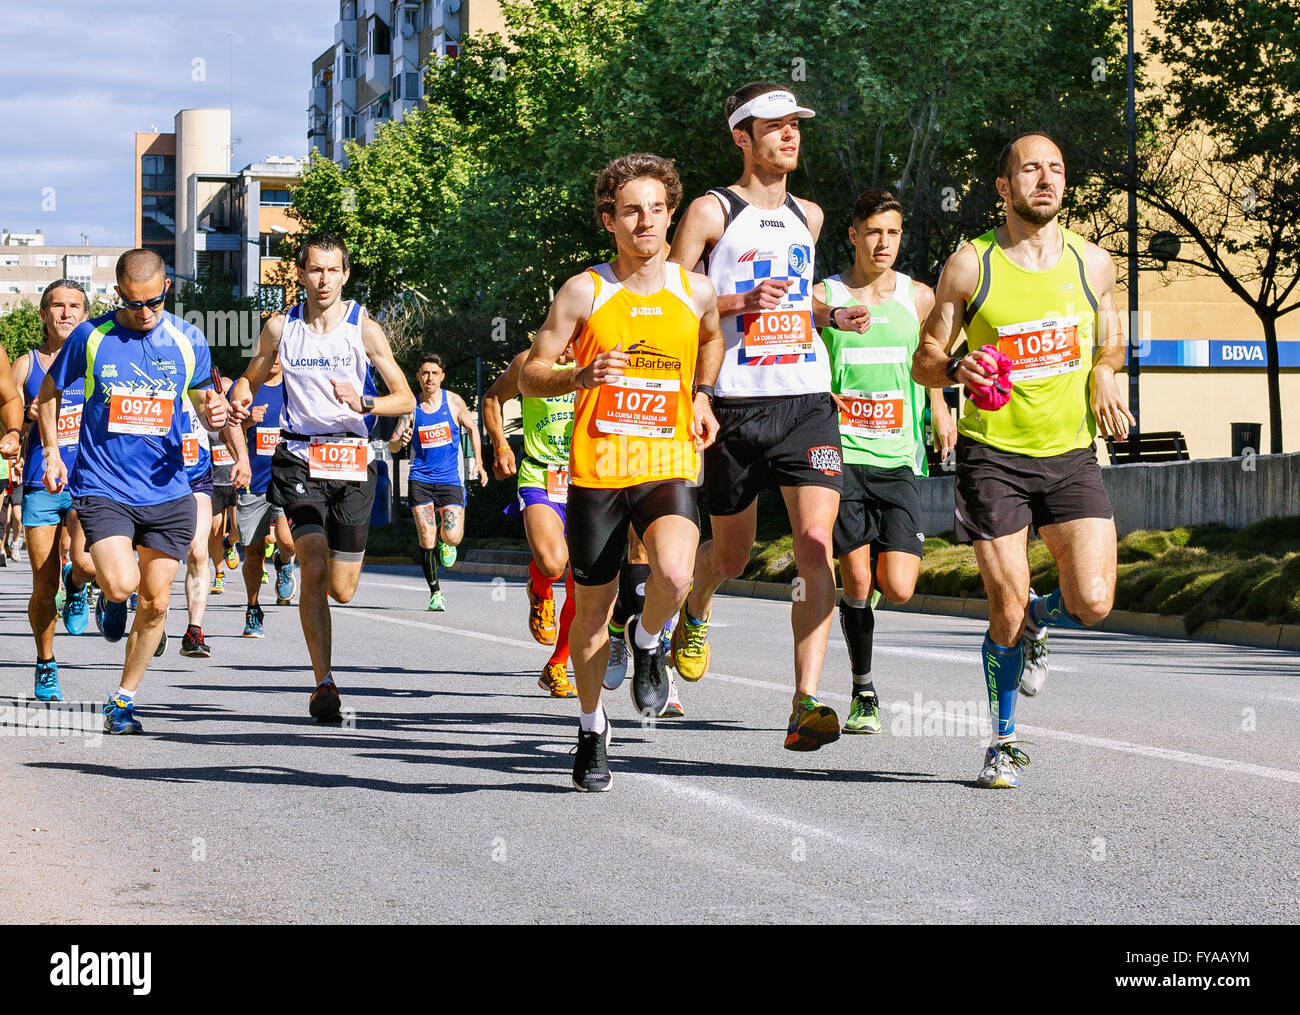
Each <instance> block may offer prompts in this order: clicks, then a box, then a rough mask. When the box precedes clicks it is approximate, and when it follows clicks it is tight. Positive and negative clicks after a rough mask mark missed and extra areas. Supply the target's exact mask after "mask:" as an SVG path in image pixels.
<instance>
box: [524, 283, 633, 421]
mask: <svg viewBox="0 0 1300 1015" xmlns="http://www.w3.org/2000/svg"><path fill="white" fill-rule="evenodd" d="M595 298H596V283H595V282H594V281H593V280H592V278H591V276H590V275H589V274H588V273H587V272H585V271H584V272H583V273H582V274H581V275H574V276H573V277H572V278H570V279H569V280H568V281H567V282H565V283H564V285H562V286H561V287H560V291H559V292H558V293H556V294H555V302H554V303H552V304H551V310H550V313H548V314H547V315H546V323H544V324H543V325H542V329H541V331H539V332H538V333H537V334H536V335H535V336H534V337H533V345H532V348H531V349H529V350H528V352H527V354H526V355H525V357H524V362H523V365H522V366H521V367H520V368H519V393H520V394H521V395H523V396H525V397H526V398H553V397H555V396H556V395H564V394H567V393H568V392H570V391H575V390H577V389H578V388H582V387H588V388H591V387H595V386H596V385H597V384H599V383H601V380H598V379H597V375H598V374H599V376H600V377H602V378H603V377H605V372H604V368H607V367H608V364H609V360H608V359H607V357H609V356H610V355H612V354H610V353H602V354H601V355H600V356H597V357H596V359H595V360H594V361H593V362H591V363H584V364H582V365H581V366H580V367H579V368H578V369H576V370H572V371H565V370H554V369H552V367H553V366H554V364H555V362H556V360H558V359H559V357H560V355H561V354H562V353H563V352H564V349H565V346H567V345H568V344H569V343H570V342H571V341H572V340H573V339H574V338H576V337H577V336H578V333H579V332H581V330H582V326H583V325H584V324H586V322H587V314H589V313H590V312H591V304H592V301H593V300H595ZM617 356H618V357H621V361H622V362H623V363H626V362H627V356H626V355H625V354H623V353H617ZM621 373H622V369H621V367H620V368H618V374H621ZM611 376H616V375H611Z"/></svg>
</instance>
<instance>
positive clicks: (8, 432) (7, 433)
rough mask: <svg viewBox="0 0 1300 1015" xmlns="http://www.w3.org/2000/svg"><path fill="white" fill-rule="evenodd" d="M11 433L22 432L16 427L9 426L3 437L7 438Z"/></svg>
mask: <svg viewBox="0 0 1300 1015" xmlns="http://www.w3.org/2000/svg"><path fill="white" fill-rule="evenodd" d="M11 433H22V430H21V429H19V428H18V427H16V426H11V427H10V428H9V429H8V430H6V431H5V433H4V435H5V436H6V437H8V436H9V435H10V434H11Z"/></svg>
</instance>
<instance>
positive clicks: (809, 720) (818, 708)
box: [785, 694, 840, 751]
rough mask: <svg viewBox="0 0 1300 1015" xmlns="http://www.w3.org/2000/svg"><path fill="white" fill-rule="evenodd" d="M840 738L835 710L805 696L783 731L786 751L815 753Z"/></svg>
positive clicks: (838, 721)
mask: <svg viewBox="0 0 1300 1015" xmlns="http://www.w3.org/2000/svg"><path fill="white" fill-rule="evenodd" d="M839 738H840V717H839V716H837V715H836V714H835V709H833V708H831V707H830V706H829V705H823V704H822V703H821V702H820V701H818V700H817V699H816V698H814V697H813V696H812V695H811V694H805V695H804V696H803V697H802V698H800V699H799V703H798V704H797V705H795V707H794V711H792V712H791V713H790V725H789V726H788V727H787V728H786V731H785V749H786V750H787V751H815V750H817V748H819V747H824V746H826V745H827V744H833V743H834V742H835V741H836V740H838V739H839Z"/></svg>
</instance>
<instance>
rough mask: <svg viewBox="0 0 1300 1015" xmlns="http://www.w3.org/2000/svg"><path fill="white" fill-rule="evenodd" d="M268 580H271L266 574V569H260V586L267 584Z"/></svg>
mask: <svg viewBox="0 0 1300 1015" xmlns="http://www.w3.org/2000/svg"><path fill="white" fill-rule="evenodd" d="M270 580H271V578H270V576H269V575H268V574H267V573H266V568H262V581H261V584H262V585H265V584H266V583H267V582H269V581H270Z"/></svg>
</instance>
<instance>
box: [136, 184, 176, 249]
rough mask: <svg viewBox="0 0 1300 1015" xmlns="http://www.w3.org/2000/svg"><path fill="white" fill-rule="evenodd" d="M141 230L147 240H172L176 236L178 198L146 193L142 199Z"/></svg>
mask: <svg viewBox="0 0 1300 1015" xmlns="http://www.w3.org/2000/svg"><path fill="white" fill-rule="evenodd" d="M140 223H141V232H142V233H143V235H144V239H145V240H170V239H173V238H174V237H175V236H176V198H174V197H168V196H166V195H162V194H157V195H154V194H146V195H145V196H144V197H142V198H141V199H140Z"/></svg>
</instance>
